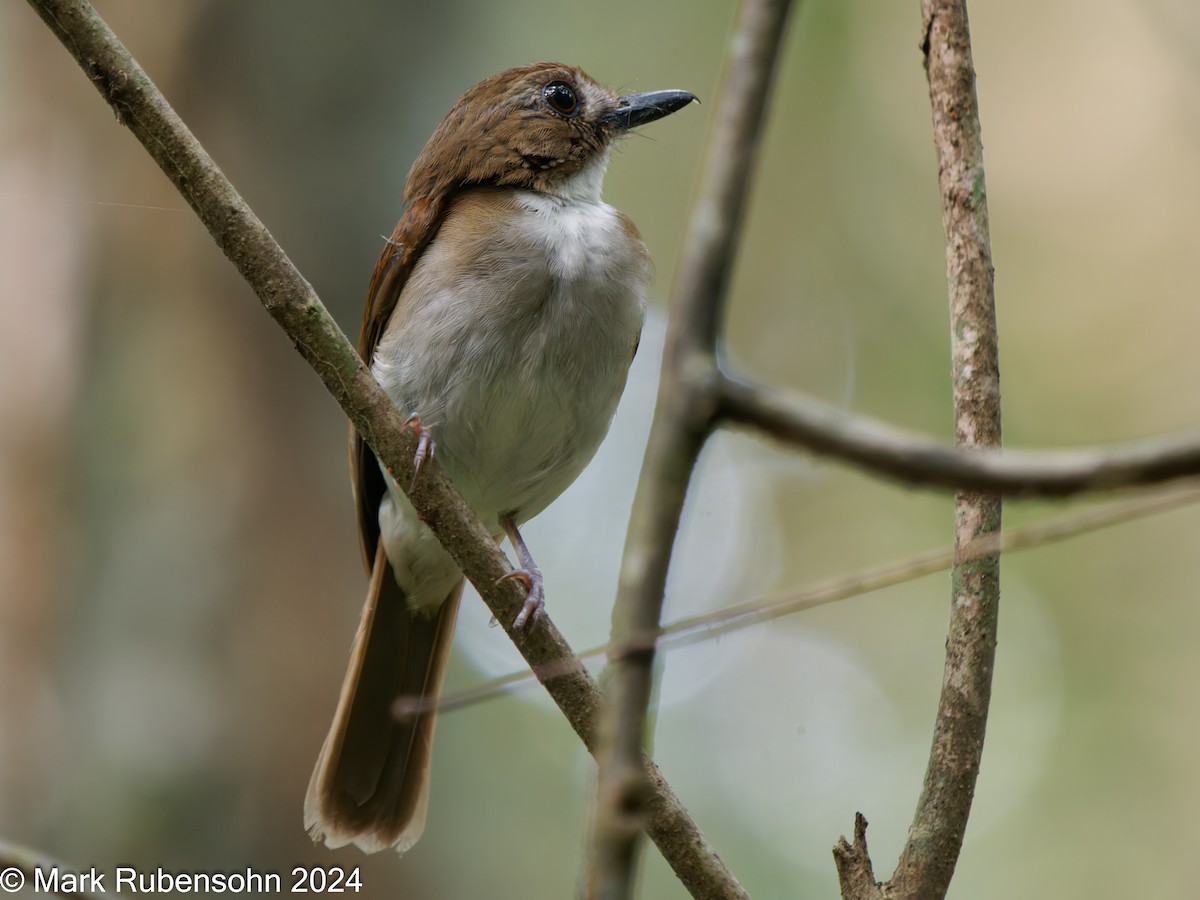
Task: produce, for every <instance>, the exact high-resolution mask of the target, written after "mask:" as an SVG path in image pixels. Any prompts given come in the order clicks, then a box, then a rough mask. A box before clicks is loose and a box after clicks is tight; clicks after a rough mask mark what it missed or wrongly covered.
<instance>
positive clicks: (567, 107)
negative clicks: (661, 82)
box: [405, 63, 696, 202]
mask: <svg viewBox="0 0 1200 900" xmlns="http://www.w3.org/2000/svg"><path fill="white" fill-rule="evenodd" d="M695 99H696V98H695V96H694V95H692V94H690V93H689V92H687V91H676V90H669V91H651V92H649V93H644V94H630V95H628V96H624V97H622V96H618V95H617V94H615V93H613V92H612V91H610V90H609V89H608V88H606V87H604V86H603V85H601V84H599V83H597V82H596V81H594V80H592V79H591V78H590V77H588V75H587V74H586V73H584V72H583V71H582V70H581V69H577V68H575V67H574V66H567V65H562V64H561V63H534V64H532V65H527V66H519V67H517V68H513V69H506V70H505V71H503V72H500V73H499V74H498V75H493V76H492V77H491V78H488V79H486V80H484V81H481V82H479V83H478V84H476V85H475V86H474V87H472V88H470V89H469V90H468V91H467V92H466V93H465V94H463V95H462V97H460V98H459V99H458V102H456V103H455V104H454V106H453V108H452V109H451V110H450V112H449V113H447V115H446V118H445V119H443V120H442V123H441V124H440V125H439V126H438V127H437V130H436V131H434V133H433V136H432V137H430V139H429V142H428V143H427V144H426V145H425V149H424V150H422V151H421V155H420V156H419V157H417V161H416V162H415V163H414V164H413V167H412V170H411V171H410V172H409V175H408V183H407V185H406V187H405V199H407V200H409V201H410V202H413V201H419V200H433V201H435V202H436V201H438V200H440V199H442V198H444V197H445V196H446V195H447V194H449V193H450V192H452V191H454V190H456V189H459V188H462V187H467V186H470V185H484V184H490V185H499V186H511V187H519V188H528V189H531V190H537V191H543V192H546V193H551V194H576V193H580V192H586V193H593V192H594V193H595V195H596V196H597V197H598V196H599V187H600V180H601V178H602V177H603V174H604V168H605V165H606V163H607V161H608V152H609V149H610V148H611V147H612V144H613V142H614V141H616V139H617V138H619V137H621V136H622V135H624V134H626V133H627V132H629V131H630V130H631V129H633V128H636V127H638V126H639V125H644V124H646V123H647V122H653V121H654V120H655V119H661V118H662V117H663V116H667V115H670V114H671V113H673V112H675V111H676V110H679V109H682V108H683V107H684V106H687V105H688V104H689V103H692V102H693V101H694V100H695ZM577 176H579V177H577Z"/></svg>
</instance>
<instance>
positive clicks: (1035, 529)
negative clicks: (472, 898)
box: [397, 485, 1200, 716]
mask: <svg viewBox="0 0 1200 900" xmlns="http://www.w3.org/2000/svg"><path fill="white" fill-rule="evenodd" d="M1197 502H1200V487H1197V486H1195V485H1189V486H1184V487H1179V486H1176V487H1172V488H1168V489H1165V490H1160V491H1157V492H1155V493H1152V494H1142V495H1139V496H1136V497H1128V498H1125V499H1122V500H1114V501H1112V502H1109V503H1103V504H1100V505H1099V506H1095V507H1093V508H1089V509H1084V510H1078V511H1074V512H1069V513H1064V514H1062V515H1059V516H1052V517H1050V518H1048V519H1046V520H1045V521H1043V522H1037V523H1035V524H1032V525H1023V526H1021V527H1019V528H1007V529H1005V530H1004V531H1003V532H990V533H988V534H986V535H983V536H981V537H979V538H977V539H976V540H974V541H972V542H971V543H970V544H967V545H966V546H964V547H959V548H958V549H957V550H954V549H950V548H946V547H938V548H936V549H933V550H927V551H925V552H924V553H920V554H916V555H914V556H910V557H908V558H907V559H903V560H900V561H898V562H894V563H889V564H888V565H884V566H878V567H876V568H873V569H866V570H864V571H860V572H855V573H854V574H852V575H844V576H841V577H839V578H831V579H828V580H826V581H823V582H820V583H818V584H815V585H812V586H810V587H806V588H803V589H802V590H798V591H794V592H791V593H788V594H785V595H783V596H779V597H770V598H767V599H762V600H751V601H748V602H746V603H739V604H736V605H734V606H727V607H724V608H723V609H718V610H714V611H713V612H708V613H703V614H701V615H697V616H689V617H687V618H684V619H676V620H675V621H674V622H670V623H668V624H666V625H664V626H662V628H660V629H659V630H658V631H657V632H655V633H652V634H649V635H639V636H638V637H636V638H633V639H631V640H629V641H626V642H625V643H624V644H621V645H619V646H618V645H616V644H613V643H607V644H601V645H600V646H599V647H591V648H589V649H587V650H583V651H581V652H580V654H579V660H580V661H581V662H584V663H595V662H599V661H600V660H602V659H604V658H605V657H612V656H623V655H625V654H627V653H631V652H634V651H636V650H643V649H645V648H646V647H647V646H650V645H655V646H657V647H658V648H659V649H660V650H664V651H665V650H674V649H676V648H678V647H686V646H690V645H692V644H698V643H700V642H702V641H710V640H715V639H716V638H719V637H721V636H722V635H726V634H730V633H731V632H734V631H741V630H742V629H744V628H749V627H751V626H753V625H760V624H763V623H765V622H770V621H773V620H775V619H779V618H783V617H784V616H790V615H793V614H795V613H798V612H803V611H805V610H809V609H814V608H816V607H818V606H826V605H828V604H830V603H838V602H841V601H843V600H852V599H854V598H855V597H861V596H862V595H864V594H869V593H873V592H875V591H881V590H884V589H885V588H889V587H895V586H896V585H898V584H905V583H907V582H910V581H915V580H916V579H918V578H924V577H925V576H926V575H934V574H936V573H938V572H945V571H947V570H949V569H950V568H952V567H953V565H954V563H955V559H956V557H957V560H958V562H960V563H964V562H970V561H972V560H976V559H982V558H983V557H986V556H992V555H994V554H996V553H1012V552H1014V551H1020V550H1029V549H1032V548H1034V547H1044V546H1046V545H1047V544H1052V543H1055V542H1057V541H1064V540H1069V539H1070V538H1074V537H1079V536H1080V535H1084V534H1088V533H1090V532H1093V531H1099V530H1101V529H1105V528H1111V527H1113V526H1116V525H1121V524H1124V523H1126V522H1131V521H1134V520H1137V519H1142V518H1146V517H1148V516H1154V515H1158V514H1160V513H1164V512H1168V511H1170V510H1173V509H1178V508H1180V507H1183V506H1188V505H1191V504H1194V503H1197ZM538 674H540V675H542V677H554V675H555V674H561V672H560V671H559V670H556V669H551V670H550V671H546V672H541V673H534V672H531V671H529V670H528V669H522V670H521V671H519V672H510V673H509V674H507V675H501V676H499V677H497V678H493V679H491V680H489V681H486V682H484V683H482V684H479V685H476V686H475V687H473V688H467V689H466V690H462V691H458V692H455V693H453V694H445V695H443V696H442V697H441V698H440V699H439V700H438V701H437V702H436V703H421V702H420V701H418V700H416V699H415V698H403V699H402V700H401V701H397V715H403V716H414V715H416V714H418V713H421V712H425V711H431V710H433V709H438V710H440V711H441V712H449V711H453V710H456V709H465V708H466V707H469V706H474V705H476V704H478V703H485V702H487V701H488V700H493V699H495V698H496V697H500V696H504V695H507V694H510V693H513V692H515V691H519V690H523V689H525V688H527V687H532V686H533V685H536V684H537V683H538V680H537V675H538Z"/></svg>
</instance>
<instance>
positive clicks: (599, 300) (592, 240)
mask: <svg viewBox="0 0 1200 900" xmlns="http://www.w3.org/2000/svg"><path fill="white" fill-rule="evenodd" d="M695 99H696V98H695V97H694V96H693V95H692V94H690V93H688V92H687V91H655V92H651V93H645V94H633V95H630V96H625V97H619V96H617V95H616V94H614V93H613V92H611V91H609V90H608V89H606V88H604V87H602V86H601V85H599V84H597V83H596V82H595V81H593V80H592V79H591V78H589V77H588V76H587V75H586V74H584V73H583V72H582V71H580V70H579V69H577V68H574V67H572V66H565V65H561V64H558V63H535V64H533V65H528V66H521V67H519V68H514V69H508V70H507V71H504V72H501V73H500V74H498V75H495V76H493V77H491V78H489V79H487V80H486V81H482V82H480V83H479V84H477V85H475V86H474V87H472V88H471V89H470V90H468V91H467V92H466V93H465V94H463V96H462V97H461V98H460V99H459V100H458V102H457V103H455V104H454V107H453V108H452V109H451V110H450V112H449V114H448V115H447V116H446V118H445V119H444V120H443V121H442V123H441V124H440V125H439V126H438V128H437V130H436V131H434V133H433V136H432V137H431V138H430V139H429V142H428V143H427V144H426V145H425V149H424V150H422V151H421V155H420V156H419V157H417V161H416V162H415V163H414V164H413V167H412V170H411V171H410V172H409V175H408V183H407V185H406V187H405V197H404V199H405V200H406V201H407V203H408V206H407V209H406V211H405V213H404V215H403V217H402V218H401V219H400V222H399V223H398V224H397V225H396V229H395V231H394V232H393V233H392V237H391V239H390V240H389V241H388V244H387V247H385V248H384V251H383V255H382V256H381V257H380V259H379V262H378V264H377V265H376V267H375V274H374V276H373V277H372V279H371V286H370V289H369V291H368V293H367V304H366V311H365V313H364V315H363V324H362V332H361V334H360V336H359V343H358V350H359V353H360V354H362V357H363V359H364V360H366V362H367V363H368V364H369V365H370V366H371V370H372V372H374V374H375V376H376V378H378V379H379V382H380V383H381V384H382V385H383V387H384V389H385V390H386V391H387V393H388V395H389V396H390V397H391V398H392V400H393V401H395V403H396V406H397V407H398V408H399V410H400V411H401V412H402V413H404V414H406V415H411V419H410V422H411V423H412V425H413V427H414V428H416V429H417V431H418V433H419V434H420V436H421V440H420V442H419V443H420V451H419V453H418V460H417V462H418V468H419V464H420V461H421V460H422V459H423V458H427V456H428V455H431V454H432V452H433V447H434V446H435V445H434V440H435V439H436V448H437V457H438V459H439V460H440V461H441V463H442V465H443V466H444V467H445V469H446V472H447V473H449V475H450V477H451V478H452V479H453V480H454V483H455V485H456V486H457V487H458V489H459V490H460V491H461V492H462V494H463V496H464V497H465V498H466V500H467V501H468V502H469V503H470V504H471V507H472V508H473V509H474V510H475V512H476V513H478V514H479V516H480V518H481V519H482V520H483V522H484V524H485V525H486V526H487V527H488V529H489V530H490V531H491V532H492V534H493V535H495V536H496V538H497V540H500V539H502V538H503V537H504V536H506V535H507V537H508V538H509V540H510V541H511V542H512V545H513V548H514V550H515V551H516V553H517V557H518V561H519V563H520V568H519V569H518V570H516V572H515V573H514V574H515V576H516V577H518V578H519V579H520V580H521V581H523V582H524V583H525V584H526V586H527V587H528V599H527V600H526V603H525V605H524V607H523V609H522V611H521V614H520V615H519V616H518V619H517V622H515V623H514V624H515V625H517V626H518V627H521V626H523V625H528V624H530V623H532V622H533V621H535V620H536V619H537V617H538V614H539V612H540V610H541V607H542V578H541V574H540V572H538V570H537V567H536V566H535V565H534V562H533V559H532V557H531V556H530V554H529V551H528V549H527V548H526V546H525V543H524V541H522V539H521V535H520V532H519V531H518V530H517V527H518V525H520V524H521V523H523V522H525V521H526V520H528V519H530V518H531V517H533V516H535V515H537V514H538V513H539V512H541V511H542V510H543V509H545V508H546V507H547V506H548V505H549V504H550V503H551V502H552V501H553V500H554V499H555V498H556V497H557V496H558V495H559V494H561V493H562V492H563V490H565V489H566V487H567V486H568V485H569V484H570V483H571V482H572V481H574V480H575V478H576V476H578V475H579V473H580V472H581V471H583V469H584V467H585V466H586V465H587V464H588V463H589V462H590V461H591V459H592V456H593V455H594V454H595V452H596V449H597V447H599V445H600V442H601V440H602V439H603V438H604V435H605V433H606V432H607V431H608V426H609V422H610V421H611V420H612V417H613V413H614V412H615V410H616V407H617V401H618V400H619V399H620V396H621V392H622V391H623V390H624V388H625V378H626V375H627V373H628V370H629V364H630V362H632V360H633V355H634V352H635V351H636V349H637V344H638V338H639V335H640V333H641V327H642V317H643V309H644V305H645V292H646V287H647V284H648V283H649V280H650V274H651V266H650V257H649V255H648V254H647V252H646V247H645V245H644V244H643V243H642V240H641V237H640V236H639V235H638V231H637V228H635V227H634V224H633V222H631V221H630V220H629V219H628V218H627V217H626V216H625V215H624V214H622V213H620V212H618V211H617V210H615V209H613V208H612V207H611V206H609V205H608V204H606V203H604V202H603V201H602V200H601V199H600V185H601V182H602V180H603V177H604V170H605V168H606V166H607V165H608V157H609V151H610V150H611V148H612V146H613V144H614V142H615V141H616V140H617V139H618V138H620V137H621V136H622V135H624V134H625V133H627V132H628V131H629V130H630V129H632V128H635V127H637V126H638V125H642V124H645V123H647V122H652V121H654V120H655V119H659V118H662V117H663V116H666V115H669V114H670V113H672V112H675V111H676V110H679V109H681V108H683V107H684V106H686V105H687V104H689V103H691V102H692V101H694V100H695ZM350 445H351V446H350V470H351V478H352V480H353V483H354V493H355V499H356V501H357V506H358V519H359V531H360V534H361V538H362V549H363V555H364V558H365V561H366V566H367V570H368V572H370V575H371V581H370V587H369V589H368V593H367V601H366V604H365V606H364V607H363V612H362V619H361V621H360V623H359V627H358V634H357V635H356V636H355V639H354V646H353V649H352V650H351V657H350V666H349V670H348V671H347V673H346V678H345V681H344V682H343V684H342V691H341V696H340V698H339V700H338V707H337V712H336V714H335V716H334V720H333V725H332V726H331V728H330V730H329V735H328V736H327V737H326V739H325V745H324V746H323V747H322V749H321V755H320V757H319V758H318V760H317V765H316V769H315V770H314V772H313V775H312V780H311V781H310V782H309V786H308V795H307V797H306V798H305V802H304V820H305V826H306V827H307V828H308V830H309V832H310V833H311V834H312V836H313V839H314V840H321V839H323V840H324V841H325V843H326V844H328V845H329V846H330V847H340V846H343V845H345V844H350V843H353V844H355V845H356V846H358V847H359V848H360V849H362V850H364V851H366V852H368V853H371V852H375V851H377V850H382V849H385V848H388V847H395V848H396V849H397V850H398V851H400V852H401V853H403V852H404V851H406V850H408V849H409V848H410V847H411V846H412V845H413V844H414V843H415V842H416V840H417V838H419V837H420V836H421V832H422V830H423V829H424V827H425V812H426V807H427V805H428V799H429V767H430V751H431V748H432V742H433V728H434V722H435V718H436V713H435V712H422V713H421V714H420V715H418V716H416V717H415V718H414V719H412V720H411V721H398V720H397V718H396V717H395V716H394V715H393V713H392V708H393V704H394V703H395V701H396V699H397V698H398V697H400V696H405V695H410V696H416V697H420V698H421V699H422V700H423V701H425V703H426V704H428V703H429V701H436V698H437V696H438V693H439V690H440V687H441V683H442V676H443V673H444V672H445V668H446V661H447V659H448V657H449V652H450V641H451V638H452V636H453V633H454V621H455V617H456V616H457V613H458V603H459V597H460V596H461V594H462V587H463V577H462V573H461V572H460V571H459V569H458V567H457V566H456V565H455V564H454V561H453V560H452V559H451V558H450V556H449V555H448V554H447V553H446V551H445V550H443V549H442V547H441V545H440V544H439V543H438V541H437V539H436V538H435V537H434V536H433V533H432V532H431V531H429V529H428V528H427V527H426V526H425V525H423V524H422V523H421V522H420V520H419V519H418V517H417V515H416V513H415V511H414V510H413V508H412V506H411V505H410V504H409V502H408V499H407V498H406V497H405V496H404V492H403V491H402V490H401V489H400V488H399V486H398V485H397V484H396V483H395V481H393V480H392V479H391V477H390V476H388V475H387V474H386V473H385V472H384V471H383V470H382V469H381V468H380V466H379V464H378V462H377V461H376V459H375V457H374V455H373V454H372V453H371V450H370V448H369V447H367V445H366V444H365V443H364V442H363V441H362V439H361V438H360V437H358V435H357V434H355V433H354V432H353V430H352V431H351V437H350Z"/></svg>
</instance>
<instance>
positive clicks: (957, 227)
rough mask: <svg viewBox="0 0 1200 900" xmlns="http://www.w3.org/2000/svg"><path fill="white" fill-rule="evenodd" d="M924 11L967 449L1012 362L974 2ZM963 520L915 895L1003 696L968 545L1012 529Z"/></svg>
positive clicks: (919, 815) (939, 866)
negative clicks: (970, 17)
mask: <svg viewBox="0 0 1200 900" xmlns="http://www.w3.org/2000/svg"><path fill="white" fill-rule="evenodd" d="M921 13H922V25H923V29H924V40H923V42H922V48H921V49H922V52H923V54H924V57H925V73H926V76H927V77H928V79H929V98H930V103H931V105H932V107H933V135H934V145H935V146H936V148H937V157H938V180H939V183H940V186H941V192H942V225H943V227H944V229H945V232H946V276H947V280H948V282H949V293H950V326H951V354H952V377H953V380H954V432H955V441H956V443H957V444H958V445H959V446H960V447H995V446H999V445H1000V368H999V353H998V338H997V334H996V310H995V294H994V290H993V275H994V271H993V267H992V254H991V245H990V238H989V233H988V215H987V202H986V198H987V192H986V190H985V187H984V178H983V143H982V141H981V139H980V125H979V106H978V101H977V98H976V96H975V68H974V65H973V63H972V61H971V38H970V31H969V28H968V24H967V8H966V2H965V0H922V3H921ZM954 525H955V527H954V545H955V554H956V563H955V566H954V569H953V572H952V576H951V583H952V589H951V605H950V633H949V636H948V637H947V639H946V667H945V673H944V678H943V682H942V696H941V700H940V701H939V703H938V713H937V724H936V726H935V729H934V735H933V748H932V750H931V751H930V755H929V764H928V768H927V769H926V772H925V784H924V787H923V789H922V791H921V798H920V800H919V801H918V803H917V811H916V815H915V816H914V818H913V823H912V826H911V828H910V830H909V836H908V843H907V844H906V845H905V847H904V851H903V853H902V854H901V856H900V864H899V866H898V867H897V869H896V872H895V874H894V875H893V876H892V880H891V882H890V884H889V885H888V887H889V888H890V889H891V892H894V895H897V896H903V897H920V898H941V897H944V896H945V894H946V891H947V889H948V888H949V886H950V879H951V877H952V876H953V874H954V867H955V864H956V863H957V861H958V854H959V851H960V850H961V848H962V840H963V834H964V833H965V831H966V827H967V817H968V816H969V814H970V811H971V800H972V798H973V797H974V793H975V780H976V777H977V776H978V774H979V761H980V757H981V756H982V754H983V739H984V731H985V728H986V725H987V713H988V703H989V701H990V699H991V691H992V669H993V664H994V661H995V655H996V623H997V614H998V611H999V601H1000V557H999V556H998V555H992V556H986V557H982V558H979V559H973V560H968V559H964V558H962V556H961V555H960V554H961V553H962V550H963V548H964V547H966V546H967V545H969V544H971V543H972V542H973V541H976V540H978V539H980V538H985V537H987V536H988V535H990V534H993V533H995V532H998V531H999V530H1000V498H999V497H998V496H996V495H992V494H980V493H975V492H963V493H960V494H958V495H957V496H956V498H955V502H954ZM861 831H862V832H864V833H862V834H860V833H859V829H856V834H855V848H853V850H851V848H848V847H847V845H846V843H845V841H844V840H843V841H842V842H841V843H840V844H839V847H838V849H837V850H836V851H835V858H836V859H837V861H838V867H839V873H840V874H841V875H842V876H843V877H842V883H843V885H846V884H847V875H848V872H847V871H846V870H845V869H843V861H844V860H846V861H847V863H848V864H849V862H851V861H853V860H855V859H859V860H861V859H864V858H865V856H866V854H865V849H866V839H865V823H864V827H863V829H861ZM860 844H861V849H862V851H863V853H862V854H861V856H858V855H856V854H855V853H854V850H857V849H858V848H859V845H860ZM868 863H869V860H868ZM869 887H871V888H873V887H875V886H874V884H873V883H871V884H870V885H869ZM891 892H889V895H893V894H892V893H891ZM856 896H863V894H858V895H856ZM866 896H870V894H869V892H868V893H867V894H866Z"/></svg>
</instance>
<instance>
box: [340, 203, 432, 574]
mask: <svg viewBox="0 0 1200 900" xmlns="http://www.w3.org/2000/svg"><path fill="white" fill-rule="evenodd" d="M445 210H446V202H445V197H444V196H439V197H432V198H423V199H421V200H417V201H415V202H414V203H413V204H412V205H411V206H409V208H408V210H407V211H405V213H404V215H403V216H402V217H401V219H400V221H399V222H397V223H396V228H395V230H393V231H392V236H391V237H390V238H388V242H387V246H385V247H384V248H383V253H381V254H380V256H379V261H378V262H377V263H376V264H375V272H374V274H373V275H372V276H371V286H370V287H369V288H368V289H367V303H366V307H365V308H364V309H363V321H362V328H361V330H360V331H359V333H358V354H359V356H361V357H362V358H363V362H365V363H366V364H367V365H368V366H370V365H371V360H372V358H373V357H374V356H375V348H376V347H378V346H379V340H380V338H382V337H383V332H384V330H385V329H386V328H387V323H388V320H389V319H391V317H392V312H393V311H394V310H395V309H396V303H397V301H398V300H399V299H400V292H401V291H403V290H404V285H405V283H407V281H408V277H409V275H411V274H412V270H413V267H414V266H415V265H416V263H417V260H418V259H419V258H420V256H421V252H422V251H423V250H424V249H425V247H426V246H428V244H429V242H430V241H431V240H433V236H434V235H435V234H437V230H438V228H439V227H440V226H441V224H442V220H443V219H444V218H445ZM401 412H402V413H404V414H405V415H408V414H409V413H411V412H413V410H401ZM350 484H351V486H352V487H353V489H354V506H355V509H356V510H357V512H358V534H359V541H360V546H361V547H362V554H363V563H364V564H365V565H366V568H367V572H368V573H370V572H371V571H372V570H373V569H374V568H375V550H376V547H377V546H378V543H379V504H380V501H382V499H383V495H384V493H385V492H386V491H387V484H386V482H384V480H383V473H382V472H380V471H379V465H378V463H377V462H376V461H375V454H374V453H372V452H371V448H370V447H369V446H367V442H366V441H364V440H363V439H362V437H361V436H360V435H359V433H358V431H357V430H356V429H355V428H354V426H353V425H351V426H350Z"/></svg>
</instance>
